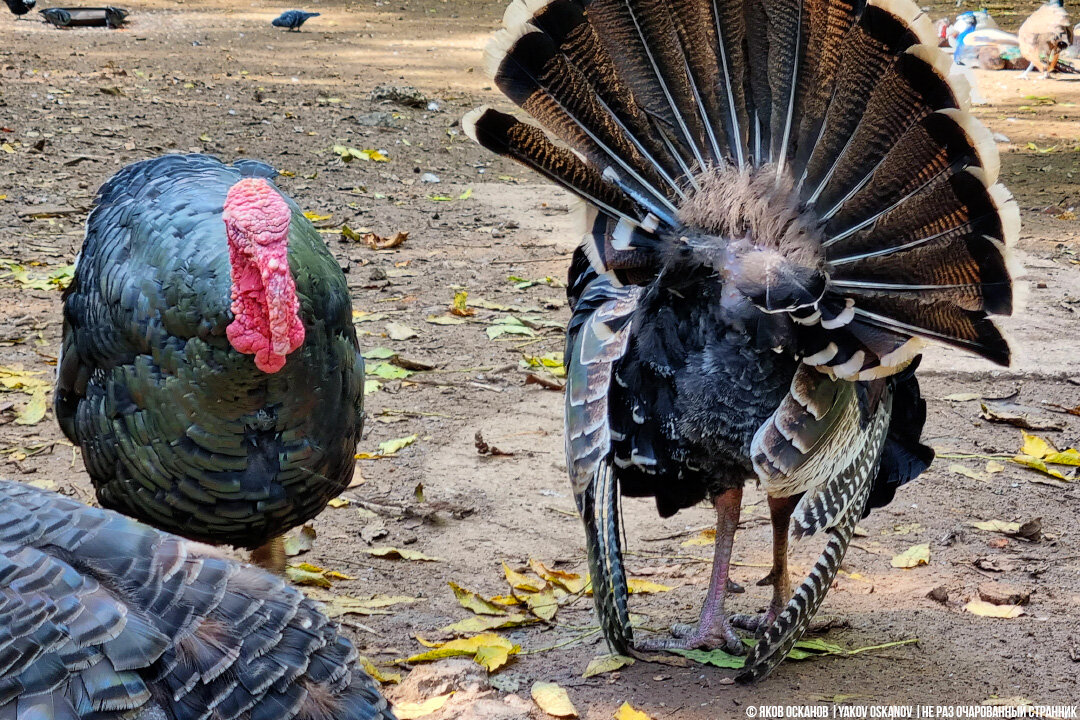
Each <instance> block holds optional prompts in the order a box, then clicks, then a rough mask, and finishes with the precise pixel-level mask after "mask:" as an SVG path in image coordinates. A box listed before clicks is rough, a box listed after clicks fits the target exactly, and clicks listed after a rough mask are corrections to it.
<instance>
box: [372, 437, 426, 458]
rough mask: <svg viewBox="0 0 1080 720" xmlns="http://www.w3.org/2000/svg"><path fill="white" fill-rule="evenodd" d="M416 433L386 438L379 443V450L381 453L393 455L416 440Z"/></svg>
mask: <svg viewBox="0 0 1080 720" xmlns="http://www.w3.org/2000/svg"><path fill="white" fill-rule="evenodd" d="M418 437H419V436H418V435H415V434H414V435H409V436H408V437H403V438H394V439H393V440H386V441H384V442H381V443H379V452H380V453H382V454H383V455H393V454H394V453H396V452H397V451H398V450H403V449H405V448H407V447H409V446H410V445H412V444H413V443H414V442H416V440H417V438H418Z"/></svg>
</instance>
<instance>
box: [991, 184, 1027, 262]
mask: <svg viewBox="0 0 1080 720" xmlns="http://www.w3.org/2000/svg"><path fill="white" fill-rule="evenodd" d="M988 192H989V193H990V199H991V200H993V201H994V207H996V208H997V211H998V215H999V216H1000V217H1001V229H1002V236H1003V237H1002V239H1003V240H1004V241H1005V247H1008V248H1011V247H1013V246H1014V245H1016V241H1017V240H1018V239H1019V238H1020V206H1019V205H1017V204H1016V199H1015V198H1013V196H1012V193H1010V192H1009V191H1008V190H1006V189H1005V186H1004V185H1001V184H1000V183H999V184H995V185H991V186H990V187H989V188H988Z"/></svg>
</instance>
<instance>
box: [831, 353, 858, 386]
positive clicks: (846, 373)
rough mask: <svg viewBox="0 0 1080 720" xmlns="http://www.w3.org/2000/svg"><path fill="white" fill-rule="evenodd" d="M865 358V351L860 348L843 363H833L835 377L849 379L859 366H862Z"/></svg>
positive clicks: (856, 372)
mask: <svg viewBox="0 0 1080 720" xmlns="http://www.w3.org/2000/svg"><path fill="white" fill-rule="evenodd" d="M865 360H866V353H864V352H863V351H862V350H858V351H856V353H855V354H854V355H852V356H851V359H849V360H848V361H847V362H845V363H841V364H840V365H833V366H832V369H833V372H834V373H836V377H838V378H843V379H845V380H851V379H852V378H854V377H855V375H857V374H858V372H859V368H861V367H862V366H863V362H865Z"/></svg>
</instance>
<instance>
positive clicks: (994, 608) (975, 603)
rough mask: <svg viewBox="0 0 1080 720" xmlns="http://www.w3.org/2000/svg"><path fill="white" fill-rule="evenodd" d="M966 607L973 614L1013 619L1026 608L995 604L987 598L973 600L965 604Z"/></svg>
mask: <svg viewBox="0 0 1080 720" xmlns="http://www.w3.org/2000/svg"><path fill="white" fill-rule="evenodd" d="M964 609H965V610H967V611H968V612H969V613H971V614H972V615H979V616H981V617H992V618H1002V619H1004V620H1012V619H1013V618H1018V617H1020V616H1021V615H1023V614H1024V609H1023V608H1022V607H1019V606H1017V605H995V604H993V603H988V602H986V601H985V600H972V601H970V602H969V603H968V604H967V605H965V606H964Z"/></svg>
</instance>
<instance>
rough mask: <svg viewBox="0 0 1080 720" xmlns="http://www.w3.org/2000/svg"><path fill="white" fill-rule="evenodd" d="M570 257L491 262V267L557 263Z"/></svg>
mask: <svg viewBox="0 0 1080 720" xmlns="http://www.w3.org/2000/svg"><path fill="white" fill-rule="evenodd" d="M569 257H571V255H570V254H566V255H557V256H555V257H553V258H528V259H526V260H492V261H491V264H492V265H518V264H521V263H539V262H558V261H559V260H566V259H567V258H569Z"/></svg>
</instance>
